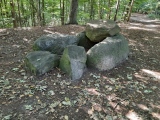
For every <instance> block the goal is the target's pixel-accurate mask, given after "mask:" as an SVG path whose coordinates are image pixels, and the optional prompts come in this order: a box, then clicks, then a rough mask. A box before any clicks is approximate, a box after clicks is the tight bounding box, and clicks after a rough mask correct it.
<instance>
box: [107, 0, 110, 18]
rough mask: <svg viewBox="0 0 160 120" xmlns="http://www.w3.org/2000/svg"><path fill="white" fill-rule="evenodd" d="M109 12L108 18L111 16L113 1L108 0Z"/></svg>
mask: <svg viewBox="0 0 160 120" xmlns="http://www.w3.org/2000/svg"><path fill="white" fill-rule="evenodd" d="M108 9H109V10H108V14H107V18H108V19H110V18H111V1H110V0H108Z"/></svg>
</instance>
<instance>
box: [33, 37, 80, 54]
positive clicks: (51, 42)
mask: <svg viewBox="0 0 160 120" xmlns="http://www.w3.org/2000/svg"><path fill="white" fill-rule="evenodd" d="M77 44H78V39H77V37H76V36H74V35H63V34H48V35H44V36H42V37H40V38H38V39H37V40H36V41H35V43H34V45H33V50H37V51H38V50H41V51H50V52H51V53H53V54H58V55H61V54H62V53H63V50H64V48H66V47H67V46H68V45H77Z"/></svg>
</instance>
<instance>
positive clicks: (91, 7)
mask: <svg viewBox="0 0 160 120" xmlns="http://www.w3.org/2000/svg"><path fill="white" fill-rule="evenodd" d="M94 3H95V2H94V0H90V20H93V19H94Z"/></svg>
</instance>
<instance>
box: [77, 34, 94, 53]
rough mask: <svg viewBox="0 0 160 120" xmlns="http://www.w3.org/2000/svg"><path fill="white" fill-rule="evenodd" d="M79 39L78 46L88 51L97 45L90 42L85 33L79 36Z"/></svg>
mask: <svg viewBox="0 0 160 120" xmlns="http://www.w3.org/2000/svg"><path fill="white" fill-rule="evenodd" d="M77 38H78V39H79V43H78V46H82V47H84V48H85V49H86V50H88V49H90V48H91V47H93V46H94V45H95V43H94V42H92V41H90V40H89V39H88V38H87V36H86V32H85V31H84V32H81V33H79V34H77Z"/></svg>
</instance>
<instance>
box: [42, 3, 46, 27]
mask: <svg viewBox="0 0 160 120" xmlns="http://www.w3.org/2000/svg"><path fill="white" fill-rule="evenodd" d="M44 7H45V5H44V0H42V26H44V25H45V17H44Z"/></svg>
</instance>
